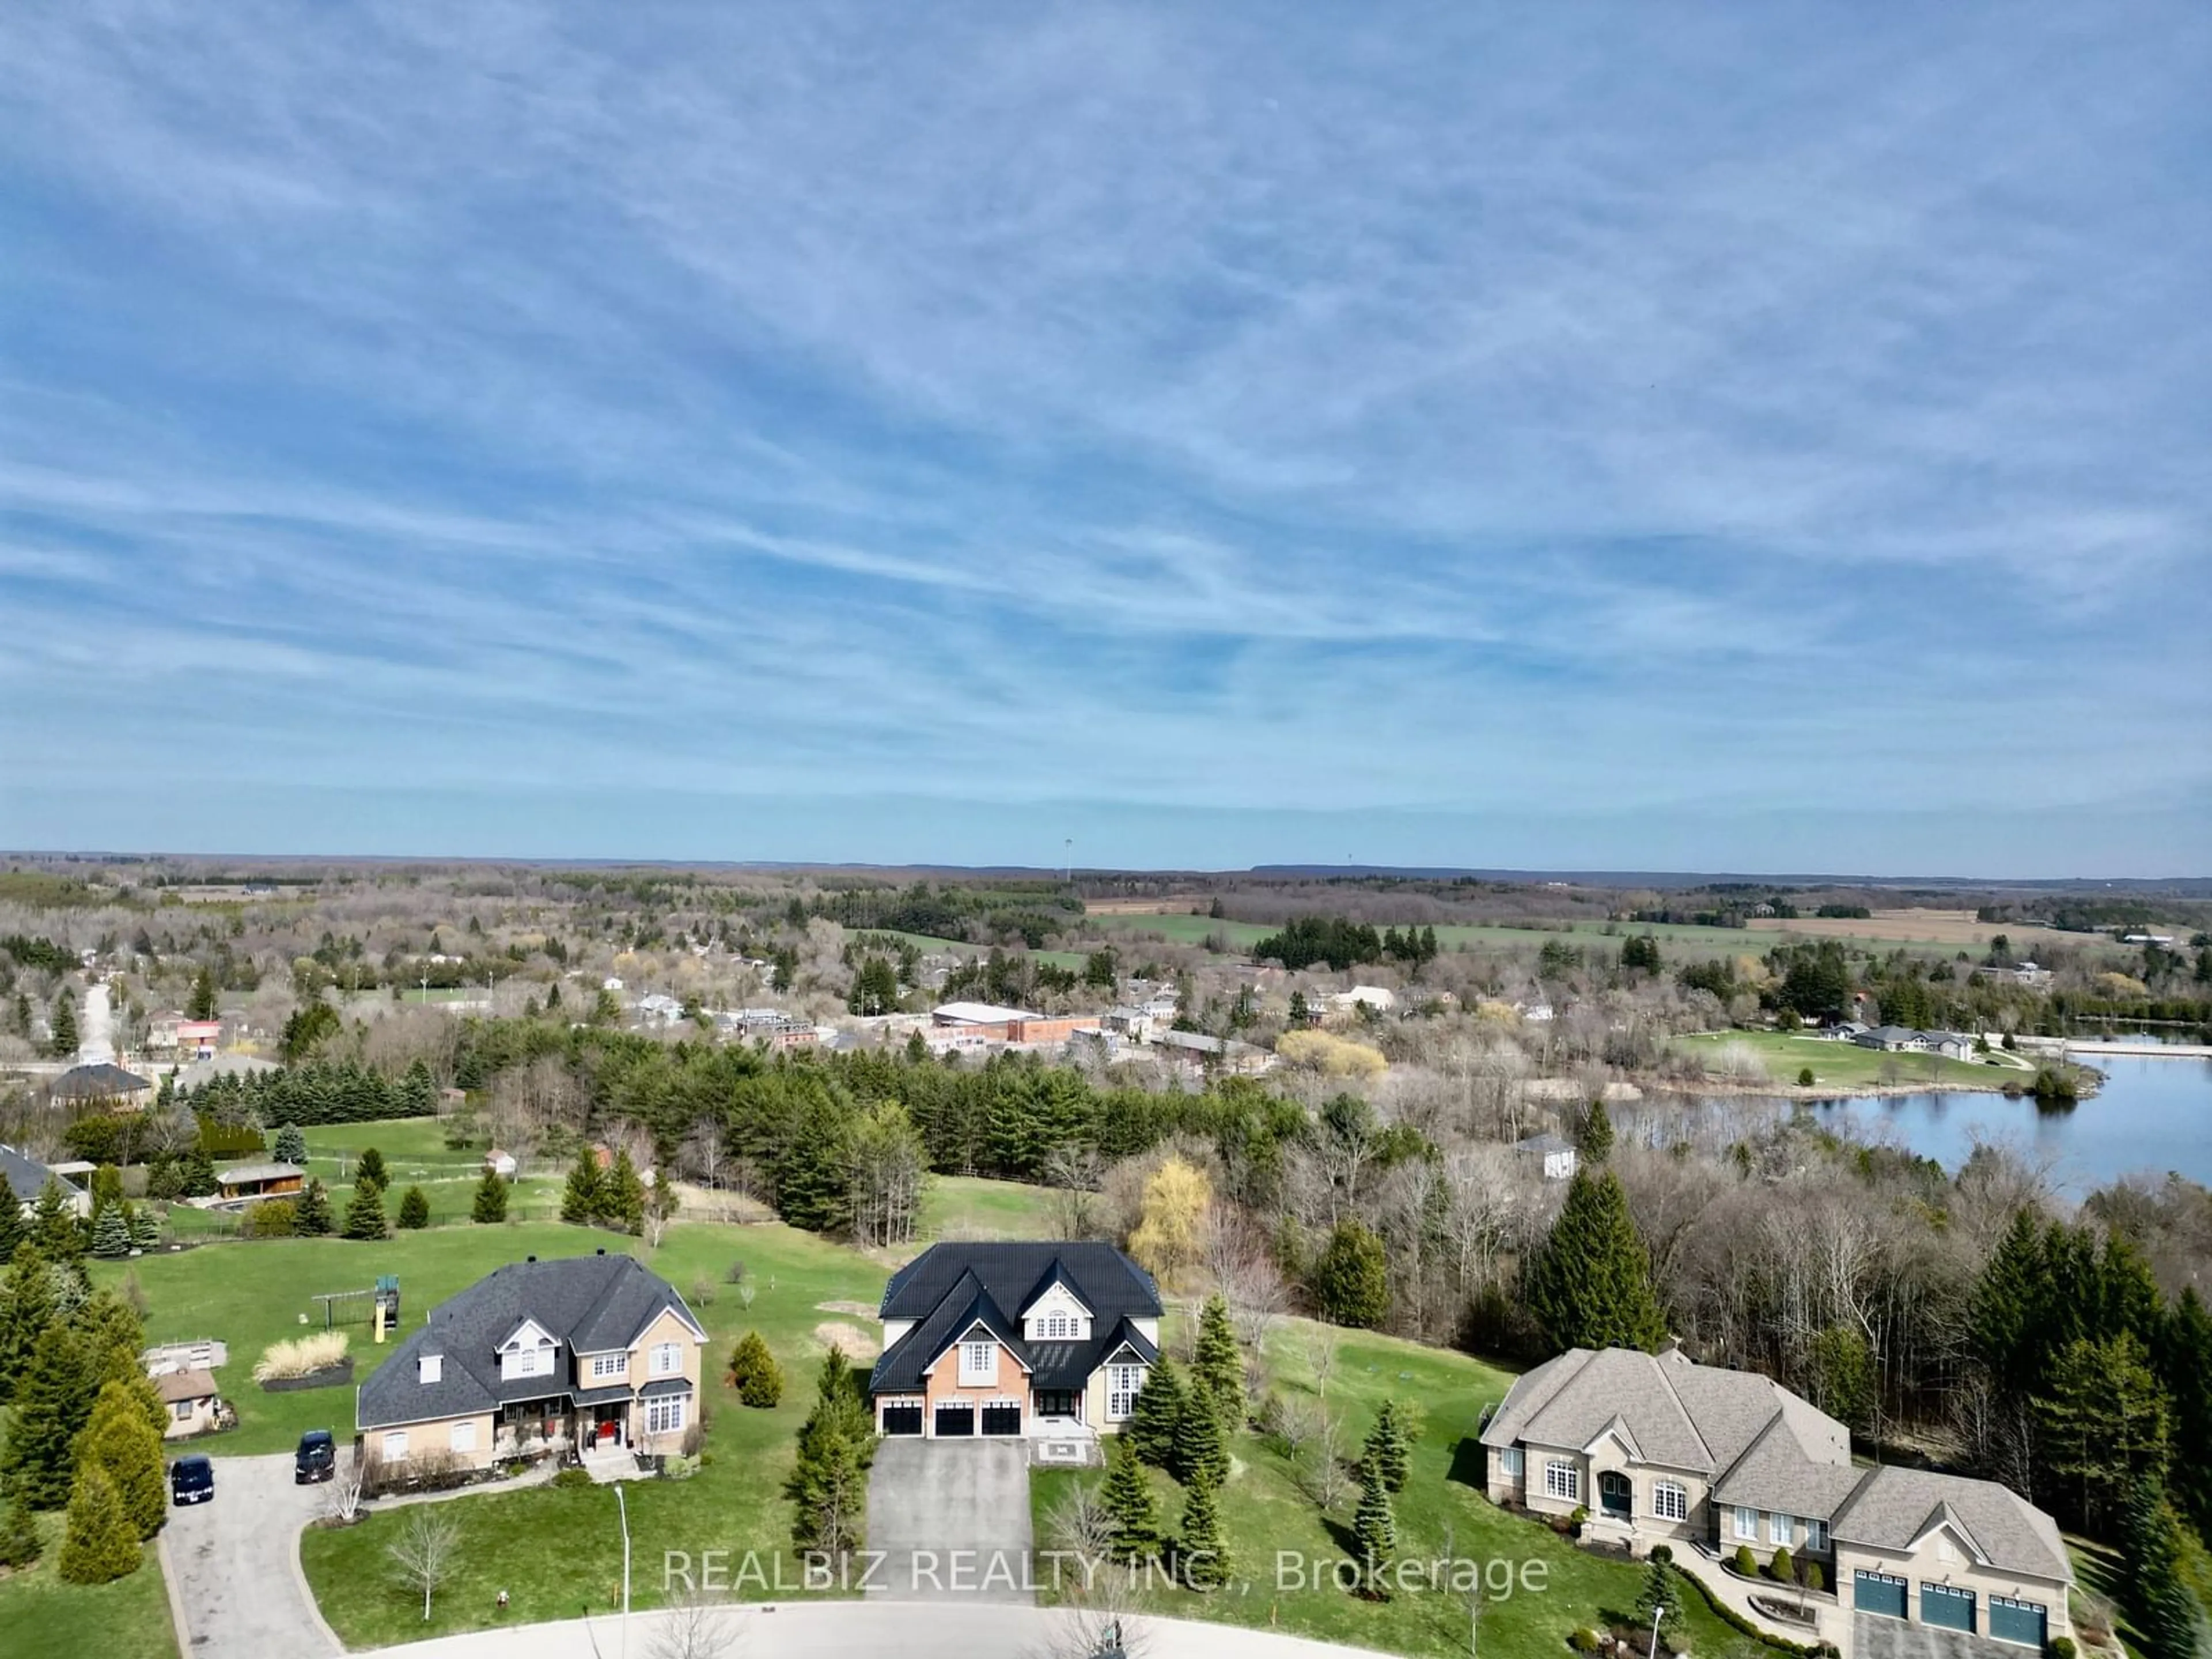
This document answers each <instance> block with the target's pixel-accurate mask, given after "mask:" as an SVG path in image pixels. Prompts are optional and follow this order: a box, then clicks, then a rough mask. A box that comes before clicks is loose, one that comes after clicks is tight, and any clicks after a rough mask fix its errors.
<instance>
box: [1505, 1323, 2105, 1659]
mask: <svg viewBox="0 0 2212 1659" xmlns="http://www.w3.org/2000/svg"><path fill="white" fill-rule="evenodd" d="M1481 1439H1482V1444H1483V1446H1484V1447H1485V1448H1486V1451H1487V1454H1488V1470H1487V1475H1486V1486H1487V1490H1488V1492H1489V1494H1490V1498H1491V1499H1492V1502H1493V1503H1498V1504H1509V1505H1512V1506H1515V1507H1518V1508H1522V1509H1526V1510H1530V1511H1531V1512H1533V1513H1535V1514H1539V1515H1555V1516H1571V1515H1574V1514H1576V1513H1577V1512H1582V1513H1583V1515H1584V1516H1585V1519H1584V1521H1583V1533H1584V1536H1586V1537H1593V1538H1595V1539H1597V1540H1600V1541H1607V1542H1612V1543H1616V1544H1620V1545H1622V1546H1624V1547H1626V1548H1627V1549H1628V1550H1629V1551H1630V1552H1631V1553H1633V1554H1637V1555H1644V1554H1647V1553H1650V1549H1651V1547H1652V1546H1654V1545H1655V1544H1662V1543H1663V1544H1666V1545H1668V1546H1669V1547H1672V1548H1673V1550H1674V1559H1675V1560H1676V1561H1677V1562H1678V1563H1679V1564H1681V1565H1684V1566H1686V1568H1687V1569H1688V1570H1689V1571H1692V1572H1695V1573H1698V1574H1699V1576H1701V1577H1707V1578H1711V1577H1714V1576H1715V1575H1717V1574H1718V1573H1720V1572H1721V1571H1723V1568H1722V1566H1721V1565H1720V1564H1721V1562H1722V1560H1723V1559H1725V1558H1727V1557H1729V1556H1730V1555H1733V1554H1734V1553H1735V1551H1736V1550H1737V1549H1738V1548H1739V1547H1745V1548H1749V1549H1751V1550H1752V1551H1753V1552H1754V1553H1755V1554H1756V1555H1757V1556H1758V1558H1759V1559H1760V1560H1761V1561H1765V1560H1766V1559H1769V1558H1770V1557H1771V1553H1772V1552H1773V1551H1775V1550H1777V1549H1780V1548H1784V1547H1787V1548H1788V1549H1790V1552H1791V1553H1792V1555H1793V1557H1794V1558H1795V1559H1796V1560H1798V1561H1801V1562H1802V1561H1807V1560H1810V1561H1813V1562H1814V1563H1817V1564H1818V1565H1819V1566H1820V1570H1821V1573H1822V1575H1823V1577H1824V1578H1825V1579H1826V1582H1827V1583H1829V1584H1831V1585H1832V1586H1833V1587H1834V1588H1835V1589H1836V1591H1837V1600H1836V1601H1834V1602H1832V1603H1825V1602H1824V1603H1823V1604H1821V1605H1820V1607H1819V1609H1818V1611H1819V1615H1820V1616H1819V1624H1820V1633H1821V1635H1822V1637H1823V1638H1824V1639H1826V1640H1827V1641H1830V1642H1832V1643H1834V1644H1836V1645H1837V1646H1838V1649H1840V1650H1841V1651H1842V1653H1843V1655H1844V1659H1852V1654H1853V1640H1854V1638H1855V1636H1856V1635H1857V1632H1859V1629H1860V1627H1861V1626H1863V1625H1864V1624H1865V1623H1866V1622H1867V1621H1868V1620H1905V1621H1910V1622H1914V1623H1918V1624H1922V1625H1929V1626H1936V1627H1937V1628H1938V1629H1940V1630H1942V1631H1945V1632H1960V1633H1961V1634H1964V1635H1967V1636H1980V1637H1985V1638H1991V1639H1993V1640H1995V1641H1997V1642H2002V1643H2010V1644H2015V1645H2017V1646H2019V1647H2022V1648H2028V1649H2032V1650H2035V1651H2037V1652H2041V1651H2042V1650H2044V1648H2045V1645H2046V1644H2048V1643H2050V1642H2051V1640H2053V1639H2055V1638H2058V1637H2062V1636H2066V1635H2069V1632H2070V1628H2071V1627H2070V1625H2069V1620H2068V1614H2067V1603H2066V1597H2067V1592H2068V1589H2069V1587H2070V1586H2071V1584H2072V1583H2073V1579H2074V1571H2073V1568H2072V1566H2071V1565H2070V1564H2069V1560H2068V1557H2067V1553H2066V1547H2065V1545H2064V1543H2063V1541H2062V1540H2061V1539H2060V1537H2059V1534H2058V1527H2057V1522H2054V1521H2052V1520H2051V1517H2050V1516H2048V1515H2046V1514H2045V1513H2044V1512H2043V1511H2042V1510H2039V1509H2037V1508H2036V1507H2035V1506H2034V1505H2033V1504H2030V1503H2029V1502H2028V1501H2027V1499H2026V1498H2022V1497H2021V1496H2020V1495H2019V1494H2018V1493H2016V1492H2013V1491H2011V1490H2010V1489H2009V1488H2008V1487H2005V1486H1999V1485H1997V1484H1996V1483H1995V1482H1993V1481H1988V1480H1968V1479H1966V1477H1964V1476H1962V1475H1954V1474H1938V1473H1936V1472H1935V1471H1933V1470H1929V1469H1908V1468H1858V1467H1857V1466H1855V1465H1854V1464H1853V1463H1852V1462H1851V1452H1850V1432H1849V1431H1847V1430H1846V1429H1845V1428H1844V1425H1842V1424H1841V1423H1838V1421H1837V1420H1836V1419H1834V1418H1832V1417H1830V1416H1829V1415H1828V1414H1827V1413H1825V1412H1822V1411H1820V1410H1819V1409H1818V1408H1817V1407H1814V1406H1813V1405H1812V1404H1811V1402H1809V1401H1806V1400H1803V1399H1802V1398H1800V1397H1799V1396H1798V1395H1795V1394H1793V1393H1791V1392H1790V1390H1789V1389H1785V1388H1784V1387H1783V1386H1782V1385H1781V1384H1780V1383H1776V1382H1774V1381H1773V1380H1772V1379H1771V1378H1769V1377H1765V1376H1759V1375H1757V1374H1755V1373H1753V1372H1750V1371H1736V1370H1725V1369H1723V1368H1721V1367H1717V1366H1711V1365H1699V1364H1694V1363H1693V1362H1692V1361H1691V1360H1690V1359H1689V1358H1688V1357H1687V1356H1686V1355H1685V1354H1684V1353H1683V1352H1682V1351H1681V1349H1680V1346H1674V1347H1670V1348H1669V1349H1668V1351H1667V1352H1663V1353H1661V1354H1657V1355H1652V1354H1647V1353H1642V1352H1636V1351H1634V1350H1632V1349H1627V1348H1604V1349H1599V1350H1595V1351H1593V1350H1591V1349H1588V1348H1573V1349H1570V1350H1569V1351H1568V1352H1565V1353H1563V1354H1561V1355H1560V1356H1559V1358H1556V1359H1553V1360H1549V1361H1547V1362H1546V1363H1545V1364H1541V1365H1539V1366H1538V1367H1537V1368H1536V1369H1535V1370H1533V1371H1530V1372H1528V1375H1526V1376H1523V1377H1522V1378H1521V1379H1520V1380H1519V1381H1518V1382H1517V1383H1515V1384H1514V1385H1513V1388H1512V1390H1511V1391H1510V1393H1508V1394H1507V1395H1506V1396H1505V1399H1504V1401H1503V1402H1502V1403H1501V1404H1500V1405H1499V1406H1498V1409H1497V1411H1496V1412H1495V1413H1493V1414H1492V1417H1491V1419H1490V1420H1489V1421H1488V1422H1487V1423H1486V1425H1484V1427H1483V1431H1482V1437H1481ZM1891 1650H1896V1651H1905V1649H1902V1648H1895V1647H1894V1644H1892V1649H1891ZM1928 1651H1929V1652H1936V1651H1948V1650H1940V1649H1937V1648H1935V1647H1932V1646H1931V1647H1929V1649H1928Z"/></svg>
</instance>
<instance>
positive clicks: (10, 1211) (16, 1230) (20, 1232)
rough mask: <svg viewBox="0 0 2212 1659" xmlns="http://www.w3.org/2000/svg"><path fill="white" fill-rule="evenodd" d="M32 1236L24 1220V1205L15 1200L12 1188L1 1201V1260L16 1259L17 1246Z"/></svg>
mask: <svg viewBox="0 0 2212 1659" xmlns="http://www.w3.org/2000/svg"><path fill="white" fill-rule="evenodd" d="M27 1237H30V1230H29V1229H28V1228H27V1226H25V1225H24V1222H23V1206H21V1204H19V1203H17V1202H16V1201H15V1189H14V1188H9V1191H8V1195H7V1198H6V1200H4V1201H0V1262H7V1261H14V1260H15V1247H16V1246H17V1245H18V1244H21V1243H22V1242H23V1241H24V1240H25V1239H26V1238H27Z"/></svg>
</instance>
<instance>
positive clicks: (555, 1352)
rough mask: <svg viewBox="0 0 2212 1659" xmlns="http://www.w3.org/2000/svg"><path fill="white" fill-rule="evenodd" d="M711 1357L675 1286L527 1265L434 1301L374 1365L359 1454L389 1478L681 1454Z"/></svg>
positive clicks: (598, 1270) (623, 1262)
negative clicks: (531, 1461)
mask: <svg viewBox="0 0 2212 1659" xmlns="http://www.w3.org/2000/svg"><path fill="white" fill-rule="evenodd" d="M706 1346H707V1333H706V1329H705V1328H704V1327H703V1326H702V1325H701V1324H700V1323H699V1322H698V1320H697V1319H696V1318H695V1317H694V1316H693V1315H692V1312H691V1310H690V1308H689V1307H687V1306H686V1305H685V1304H684V1298H683V1297H681V1296H679V1295H678V1294H677V1292H676V1290H675V1288H674V1287H673V1286H672V1285H670V1284H668V1282H667V1281H666V1280H665V1279H660V1278H659V1277H657V1276H656V1275H654V1274H653V1273H650V1272H648V1271H647V1269H646V1268H645V1267H642V1266H641V1265H640V1264H639V1263H638V1262H636V1261H633V1260H632V1259H631V1258H630V1257H629V1256H627V1255H607V1254H606V1253H605V1251H604V1250H603V1251H601V1252H599V1254H598V1255H586V1256H574V1257H568V1258H563V1259H562V1260H558V1261H539V1260H538V1258H537V1257H536V1256H532V1257H530V1258H528V1259H527V1260H526V1261H517V1262H511V1263H509V1264H508V1265H507V1266H506V1267H501V1268H499V1269H497V1270H496V1271H495V1272H494V1273H490V1274H489V1275H487V1276H486V1277H484V1278H483V1279H478V1280H477V1282H476V1283H475V1284H474V1285H471V1286H469V1288H468V1289H467V1290H465V1291H462V1292H461V1293H460V1294H459V1295H458V1296H456V1297H452V1298H451V1299H449V1300H447V1301H445V1302H441V1303H440V1304H438V1305H437V1306H436V1307H435V1308H433V1309H432V1310H430V1316H429V1318H428V1321H427V1322H425V1323H424V1324H423V1325H422V1326H421V1327H420V1328H417V1329H416V1330H415V1331H413V1332H410V1334H408V1335H407V1336H406V1338H405V1340H403V1341H402V1342H401V1343H400V1344H399V1346H398V1348H397V1349H396V1350H395V1351H394V1352H393V1353H392V1357H391V1358H389V1359H386V1361H385V1362H384V1364H381V1365H380V1366H378V1367H377V1369H376V1371H375V1373H374V1375H373V1376H370V1377H369V1379H368V1381H367V1382H366V1383H362V1386H361V1389H360V1392H359V1395H358V1396H357V1399H356V1405H355V1410H354V1427H355V1432H356V1437H357V1439H356V1444H357V1446H358V1448H359V1450H360V1453H361V1455H362V1458H363V1459H364V1460H365V1461H366V1462H368V1463H369V1464H370V1465H373V1466H376V1467H379V1468H384V1469H386V1471H390V1470H392V1469H394V1468H397V1467H398V1466H401V1465H404V1464H408V1463H413V1464H415V1465H416V1466H417V1467H418V1468H428V1467H432V1466H435V1467H439V1468H454V1467H459V1468H488V1467H489V1466H490V1465H491V1464H492V1463H493V1462H495V1461H500V1460H503V1459H507V1458H510V1457H536V1456H544V1455H554V1454H559V1453H563V1452H568V1451H571V1450H573V1451H574V1452H575V1453H576V1454H577V1455H579V1456H580V1457H582V1458H584V1459H586V1461H589V1460H592V1459H593V1458H604V1459H610V1460H611V1459H617V1458H627V1457H628V1456H629V1455H631V1454H634V1453H635V1454H643V1455H658V1454H663V1453H668V1452H675V1451H679V1450H681V1449H683V1447H684V1437H685V1436H686V1435H687V1434H688V1433H689V1432H690V1431H691V1430H692V1429H693V1428H694V1427H695V1426H696V1424H697V1423H698V1421H699V1401H700V1390H701V1386H702V1366H703V1363H704V1362H703V1358H702V1354H703V1351H704V1350H705V1348H706Z"/></svg>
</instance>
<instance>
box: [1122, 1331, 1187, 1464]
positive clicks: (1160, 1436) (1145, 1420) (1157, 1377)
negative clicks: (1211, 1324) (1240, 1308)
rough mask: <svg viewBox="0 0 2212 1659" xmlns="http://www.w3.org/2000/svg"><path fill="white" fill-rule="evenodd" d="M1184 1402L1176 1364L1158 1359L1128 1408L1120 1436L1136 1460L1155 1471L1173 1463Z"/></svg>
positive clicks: (1168, 1360) (1180, 1379)
mask: <svg viewBox="0 0 2212 1659" xmlns="http://www.w3.org/2000/svg"><path fill="white" fill-rule="evenodd" d="M1187 1403H1188V1402H1186V1401H1185V1400H1184V1398H1183V1389H1182V1377H1180V1376H1177V1375H1176V1367H1175V1362H1174V1361H1173V1360H1171V1359H1167V1358H1163V1359H1161V1361H1160V1362H1159V1364H1157V1365H1155V1366H1153V1367H1152V1370H1150V1371H1149V1372H1147V1373H1146V1376H1145V1386H1144V1387H1143V1388H1141V1389H1138V1390H1137V1400H1136V1403H1135V1404H1134V1405H1133V1406H1132V1407H1130V1409H1129V1420H1128V1421H1127V1423H1125V1424H1123V1425H1121V1437H1122V1438H1123V1439H1124V1440H1127V1442H1128V1443H1129V1444H1130V1445H1131V1446H1132V1447H1133V1449H1135V1451H1136V1454H1137V1455H1138V1457H1139V1458H1140V1459H1141V1460H1143V1461H1144V1462H1147V1463H1150V1464H1151V1465H1152V1467H1153V1468H1156V1469H1164V1468H1170V1467H1171V1466H1172V1465H1173V1464H1174V1462H1175V1455H1176V1434H1177V1433H1178V1431H1180V1430H1181V1428H1182V1418H1183V1411H1184V1408H1185V1406H1186V1404H1187Z"/></svg>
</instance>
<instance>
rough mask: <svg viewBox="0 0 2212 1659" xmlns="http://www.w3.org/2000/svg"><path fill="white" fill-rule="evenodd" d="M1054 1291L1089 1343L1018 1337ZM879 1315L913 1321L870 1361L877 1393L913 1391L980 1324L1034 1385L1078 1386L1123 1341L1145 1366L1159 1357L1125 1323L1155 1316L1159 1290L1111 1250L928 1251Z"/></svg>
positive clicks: (1065, 1246)
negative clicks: (1072, 1304)
mask: <svg viewBox="0 0 2212 1659" xmlns="http://www.w3.org/2000/svg"><path fill="white" fill-rule="evenodd" d="M1055 1284H1058V1285H1065V1286H1066V1289H1067V1291H1068V1293H1069V1294H1070V1295H1072V1296H1073V1297H1075V1299H1076V1300H1077V1301H1079V1302H1080V1303H1081V1304H1083V1305H1084V1306H1085V1307H1086V1308H1088V1309H1089V1310H1091V1338H1090V1340H1087V1341H1081V1342H1075V1341H1065V1340H1053V1341H1048V1342H1045V1341H1039V1342H1031V1341H1027V1340H1024V1338H1023V1336H1022V1326H1021V1316H1022V1314H1023V1312H1024V1310H1026V1309H1027V1308H1029V1307H1030V1305H1031V1304H1033V1303H1035V1302H1036V1299H1037V1298H1038V1297H1040V1296H1042V1295H1043V1294H1044V1293H1045V1291H1048V1290H1049V1289H1050V1288H1051V1287H1052V1286H1053V1285H1055ZM882 1314H883V1317H884V1318H885V1319H910V1320H913V1321H914V1322H915V1324H914V1326H913V1328H911V1329H909V1330H908V1332H907V1333H906V1334H905V1335H903V1336H902V1337H901V1338H900V1339H899V1340H897V1341H896V1342H894V1343H892V1344H891V1346H890V1348H889V1349H888V1350H887V1351H886V1352H884V1356H883V1358H880V1359H878V1361H877V1362H876V1367H875V1370H874V1372H873V1374H872V1376H871V1377H870V1378H869V1386H870V1387H871V1388H872V1389H874V1390H875V1391H876V1392H878V1393H879V1394H882V1393H901V1394H906V1393H912V1392H914V1391H915V1390H917V1389H920V1388H921V1386H922V1373H923V1372H925V1371H927V1370H928V1369H929V1367H930V1366H931V1365H932V1364H935V1363H936V1361H937V1358H938V1357H939V1355H940V1354H942V1353H943V1352H945V1350H946V1349H947V1348H949V1347H951V1346H952V1344H953V1343H955V1342H957V1341H958V1340H960V1339H961V1338H962V1337H963V1336H964V1335H965V1334H967V1333H968V1332H969V1331H970V1330H972V1329H974V1328H975V1326H977V1325H978V1324H981V1326H982V1327H983V1328H985V1329H987V1330H988V1331H989V1332H990V1333H991V1334H993V1335H994V1336H995V1337H996V1338H998V1340H1000V1343H1001V1344H1002V1345H1004V1346H1005V1347H1006V1350H1007V1352H1010V1353H1012V1355H1013V1356H1014V1357H1015V1358H1016V1359H1018V1361H1020V1362H1021V1364H1023V1365H1024V1367H1026V1368H1027V1369H1028V1370H1029V1372H1030V1383H1031V1385H1032V1386H1033V1387H1036V1388H1040V1389H1067V1388H1080V1387H1082V1386H1083V1384H1084V1383H1085V1382H1087V1381H1088V1380H1089V1378H1090V1376H1091V1373H1092V1372H1093V1371H1095V1370H1097V1368H1098V1367H1099V1365H1100V1364H1103V1362H1104V1361H1105V1359H1106V1357H1107V1356H1108V1355H1109V1354H1110V1353H1112V1352H1115V1350H1117V1349H1118V1348H1120V1347H1121V1345H1122V1344H1123V1343H1125V1342H1127V1343H1132V1344H1133V1346H1136V1347H1137V1348H1138V1351H1139V1353H1140V1354H1142V1355H1143V1356H1144V1358H1145V1363H1146V1364H1152V1362H1153V1361H1154V1360H1156V1359H1158V1357H1159V1356H1158V1352H1157V1351H1156V1350H1154V1349H1153V1347H1152V1344H1151V1343H1150V1342H1148V1341H1146V1340H1145V1337H1144V1334H1143V1333H1142V1332H1140V1331H1139V1330H1138V1329H1137V1328H1135V1326H1134V1325H1133V1324H1132V1323H1131V1321H1133V1320H1135V1319H1157V1318H1158V1317H1159V1316H1160V1292H1159V1286H1158V1285H1156V1284H1154V1283H1153V1282H1152V1275H1151V1274H1150V1273H1146V1271H1145V1270H1144V1269H1143V1268H1142V1267H1139V1266H1137V1264H1136V1263H1135V1262H1133V1261H1130V1260H1129V1258H1128V1257H1127V1256H1126V1255H1122V1254H1121V1251H1119V1250H1117V1249H1115V1248H1114V1247H1113V1246H1112V1245H1110V1244H1096V1243H1050V1242H1044V1243H1026V1242H1024V1243H947V1244H934V1245H932V1246H931V1247H930V1248H929V1249H927V1250H925V1251H923V1252H922V1253H921V1255H918V1256H916V1257H915V1259H914V1260H913V1261H909V1262H908V1263H907V1265H906V1266H905V1267H902V1268H900V1269H899V1271H898V1272H897V1273H895V1274H894V1275H892V1278H891V1281H890V1284H889V1285H886V1286H885V1287H884V1300H883V1309H882Z"/></svg>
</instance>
